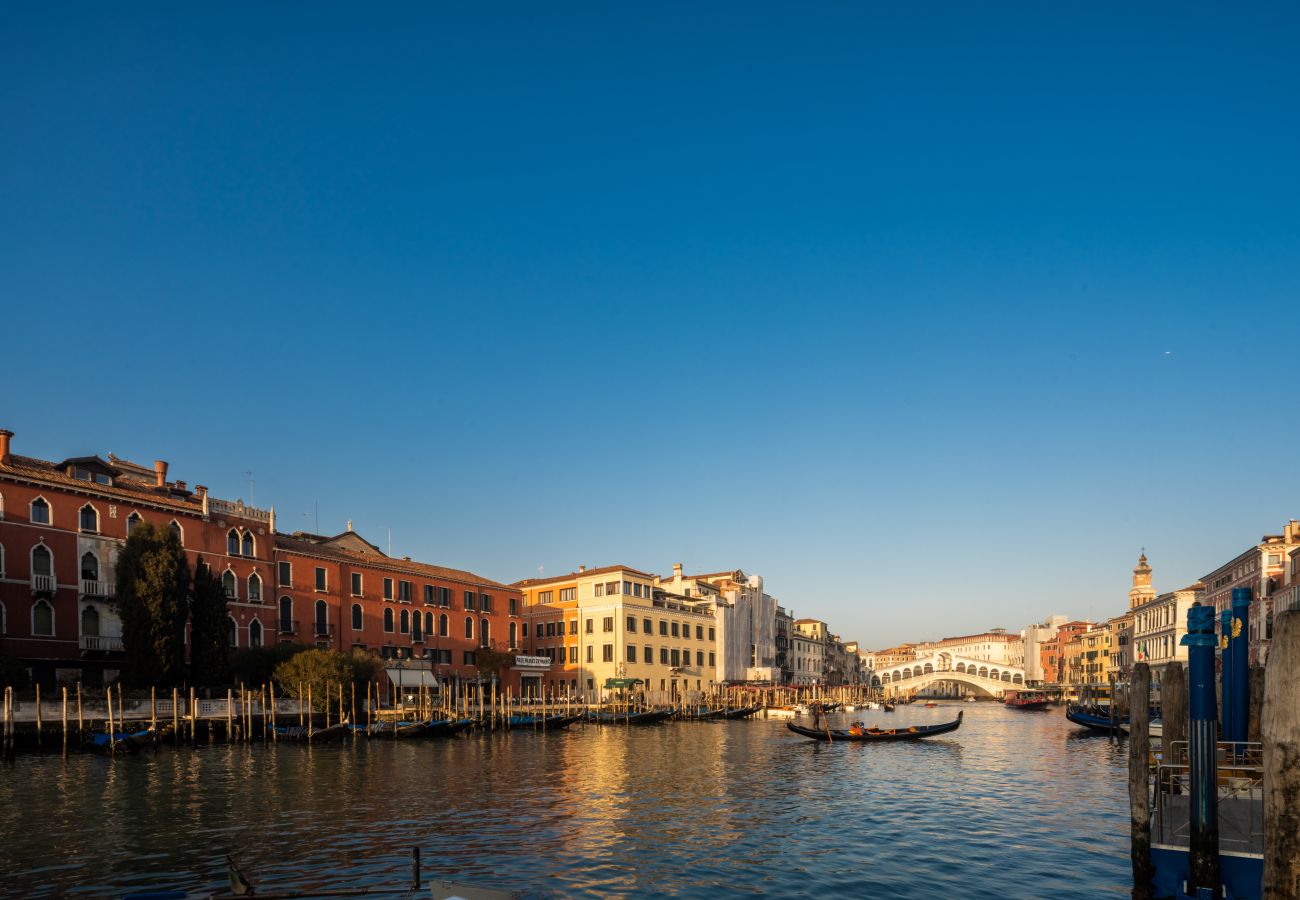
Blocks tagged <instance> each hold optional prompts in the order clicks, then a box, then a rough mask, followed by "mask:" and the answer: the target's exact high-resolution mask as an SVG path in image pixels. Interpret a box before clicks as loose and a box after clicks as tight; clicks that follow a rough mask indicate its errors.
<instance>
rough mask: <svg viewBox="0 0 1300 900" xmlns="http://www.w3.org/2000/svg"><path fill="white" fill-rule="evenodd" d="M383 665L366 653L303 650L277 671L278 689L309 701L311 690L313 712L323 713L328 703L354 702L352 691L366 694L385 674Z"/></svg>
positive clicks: (276, 682) (276, 683)
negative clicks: (340, 695) (341, 697)
mask: <svg viewBox="0 0 1300 900" xmlns="http://www.w3.org/2000/svg"><path fill="white" fill-rule="evenodd" d="M383 668H384V667H383V661H382V660H380V659H379V658H377V657H376V656H374V655H373V654H370V653H367V652H365V651H364V650H352V651H351V652H348V653H340V652H338V651H337V650H318V649H311V650H303V651H302V652H301V653H295V654H294V655H293V656H292V657H290V658H289V659H287V660H285V661H284V662H282V663H280V665H278V666H276V667H275V674H274V678H275V685H276V687H277V688H278V689H279V690H280V691H282V692H283V693H285V694H288V695H289V696H290V697H303V698H306V696H307V694H308V689H309V688H310V693H311V698H312V708H313V709H317V710H322V709H324V708H325V704H326V702H332V701H334V700H336V699H337V697H338V690H339V687H340V685H341V686H342V688H343V695H344V697H346V698H349V699H350V698H351V692H352V687H353V686H354V685H355V686H356V687H357V688H358V693H359V694H364V692H365V685H366V682H368V681H373V680H375V679H377V678H378V677H379V676H380V675H382V674H383Z"/></svg>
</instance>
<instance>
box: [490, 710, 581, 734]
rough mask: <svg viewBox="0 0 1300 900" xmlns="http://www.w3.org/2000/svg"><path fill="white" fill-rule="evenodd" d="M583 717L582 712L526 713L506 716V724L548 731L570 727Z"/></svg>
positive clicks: (513, 726)
mask: <svg viewBox="0 0 1300 900" xmlns="http://www.w3.org/2000/svg"><path fill="white" fill-rule="evenodd" d="M581 718H582V713H572V714H570V715H567V716H566V715H564V714H563V713H557V714H556V715H550V716H543V715H533V714H532V713H524V714H522V715H513V716H506V720H505V725H506V727H507V728H532V729H536V730H538V731H547V730H553V729H556V728H568V727H569V726H570V725H572V724H573V723H574V722H577V721H578V720H579V719H581Z"/></svg>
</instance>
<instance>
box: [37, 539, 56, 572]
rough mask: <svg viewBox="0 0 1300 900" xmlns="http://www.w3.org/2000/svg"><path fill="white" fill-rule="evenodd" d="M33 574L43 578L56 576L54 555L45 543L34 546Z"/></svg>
mask: <svg viewBox="0 0 1300 900" xmlns="http://www.w3.org/2000/svg"><path fill="white" fill-rule="evenodd" d="M32 574H33V575H39V576H41V577H43V578H53V577H54V556H53V554H51V553H50V548H49V547H46V546H45V545H44V544H37V545H36V546H35V547H33V548H32Z"/></svg>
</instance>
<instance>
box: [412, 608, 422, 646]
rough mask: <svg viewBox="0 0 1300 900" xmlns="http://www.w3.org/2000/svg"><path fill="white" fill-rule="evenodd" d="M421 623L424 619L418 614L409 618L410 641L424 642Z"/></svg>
mask: <svg viewBox="0 0 1300 900" xmlns="http://www.w3.org/2000/svg"><path fill="white" fill-rule="evenodd" d="M423 622H424V617H423V616H421V615H420V614H419V613H418V612H417V613H416V614H415V615H413V616H411V640H414V641H422V640H424V628H423V627H421V626H422V624H423Z"/></svg>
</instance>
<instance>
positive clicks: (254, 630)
mask: <svg viewBox="0 0 1300 900" xmlns="http://www.w3.org/2000/svg"><path fill="white" fill-rule="evenodd" d="M248 646H250V647H260V646H262V623H261V622H259V621H257V619H254V620H253V621H251V622H249V623H248Z"/></svg>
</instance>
